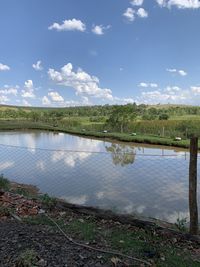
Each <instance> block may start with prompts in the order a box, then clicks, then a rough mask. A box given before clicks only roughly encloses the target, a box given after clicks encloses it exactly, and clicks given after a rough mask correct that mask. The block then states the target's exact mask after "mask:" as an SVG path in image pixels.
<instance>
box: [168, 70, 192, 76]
mask: <svg viewBox="0 0 200 267" xmlns="http://www.w3.org/2000/svg"><path fill="white" fill-rule="evenodd" d="M166 71H168V72H171V73H177V74H179V75H181V76H186V75H187V72H186V71H185V70H178V69H166Z"/></svg>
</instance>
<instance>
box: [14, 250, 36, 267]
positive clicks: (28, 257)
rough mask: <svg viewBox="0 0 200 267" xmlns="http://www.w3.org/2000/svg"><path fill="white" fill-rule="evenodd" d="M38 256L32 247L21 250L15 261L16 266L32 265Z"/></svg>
mask: <svg viewBox="0 0 200 267" xmlns="http://www.w3.org/2000/svg"><path fill="white" fill-rule="evenodd" d="M38 260H39V257H38V255H37V253H36V252H35V251H34V250H33V249H27V250H25V251H23V252H22V253H21V254H20V256H19V258H18V262H17V267H34V266H36V264H37V263H38Z"/></svg>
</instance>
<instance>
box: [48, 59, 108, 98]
mask: <svg viewBox="0 0 200 267" xmlns="http://www.w3.org/2000/svg"><path fill="white" fill-rule="evenodd" d="M48 74H49V77H50V79H51V80H52V81H54V82H55V83H56V84H58V85H64V86H66V87H72V88H73V89H74V90H75V92H76V95H79V96H82V95H85V96H90V97H96V98H103V99H110V100H112V99H113V96H112V91H111V90H110V89H107V88H105V89H102V88H100V87H99V79H98V78H97V77H96V76H91V75H90V74H88V73H87V72H85V71H83V70H82V69H80V68H79V69H78V70H77V72H75V71H73V66H72V64H71V63H68V64H67V65H65V66H63V67H62V68H61V70H60V71H56V70H54V69H49V71H48Z"/></svg>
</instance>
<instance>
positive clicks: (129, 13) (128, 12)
mask: <svg viewBox="0 0 200 267" xmlns="http://www.w3.org/2000/svg"><path fill="white" fill-rule="evenodd" d="M123 16H124V17H125V18H126V19H127V20H129V21H134V20H135V10H134V9H133V8H131V7H128V8H127V9H126V10H125V12H124V13H123Z"/></svg>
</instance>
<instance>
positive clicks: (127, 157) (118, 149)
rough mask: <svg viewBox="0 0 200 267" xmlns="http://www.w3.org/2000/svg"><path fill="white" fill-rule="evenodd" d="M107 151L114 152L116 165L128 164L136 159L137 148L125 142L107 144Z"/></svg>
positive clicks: (113, 157) (113, 156) (113, 158)
mask: <svg viewBox="0 0 200 267" xmlns="http://www.w3.org/2000/svg"><path fill="white" fill-rule="evenodd" d="M105 148H106V151H107V152H109V153H111V154H112V160H113V163H114V164H115V165H121V166H122V167H123V166H126V165H129V164H133V163H134V161H135V155H136V153H135V148H134V147H133V148H131V147H130V146H127V145H124V144H114V143H112V144H111V146H109V147H108V146H106V147H105Z"/></svg>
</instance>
